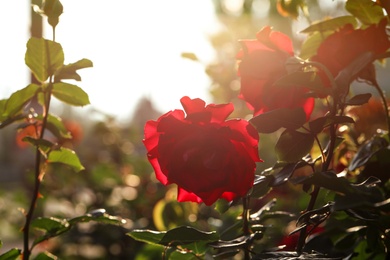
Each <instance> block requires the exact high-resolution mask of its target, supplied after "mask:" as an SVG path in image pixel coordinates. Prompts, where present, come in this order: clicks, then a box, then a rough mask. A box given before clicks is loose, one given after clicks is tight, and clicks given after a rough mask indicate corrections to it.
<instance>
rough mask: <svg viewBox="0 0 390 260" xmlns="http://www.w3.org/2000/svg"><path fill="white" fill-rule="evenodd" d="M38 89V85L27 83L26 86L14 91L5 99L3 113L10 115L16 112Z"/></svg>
mask: <svg viewBox="0 0 390 260" xmlns="http://www.w3.org/2000/svg"><path fill="white" fill-rule="evenodd" d="M39 89H40V87H39V86H38V85H36V84H29V85H28V86H27V87H25V88H23V89H20V90H18V91H16V92H14V93H13V94H12V95H11V96H10V97H9V99H8V100H6V103H5V106H4V112H3V115H6V116H8V117H11V116H13V115H15V114H16V113H18V112H19V111H20V110H21V109H22V108H23V107H24V106H25V105H26V103H27V102H29V101H30V100H31V99H32V98H33V97H34V96H35V95H36V93H37V92H38V91H39Z"/></svg>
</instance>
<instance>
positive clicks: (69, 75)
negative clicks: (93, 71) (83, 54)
mask: <svg viewBox="0 0 390 260" xmlns="http://www.w3.org/2000/svg"><path fill="white" fill-rule="evenodd" d="M92 66H93V64H92V61H90V60H88V59H81V60H79V61H77V62H75V63H70V64H68V65H64V66H63V67H61V69H60V70H58V71H57V73H56V75H55V80H54V82H59V81H61V80H63V79H74V80H77V81H81V77H80V75H79V74H78V73H77V72H76V71H77V70H79V69H84V68H90V67H92Z"/></svg>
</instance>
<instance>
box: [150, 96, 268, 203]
mask: <svg viewBox="0 0 390 260" xmlns="http://www.w3.org/2000/svg"><path fill="white" fill-rule="evenodd" d="M181 103H182V105H183V107H184V111H183V110H173V111H170V112H168V113H166V114H164V115H162V116H161V117H160V118H159V119H158V120H157V121H153V120H150V121H148V122H147V123H146V126H145V139H144V140H143V142H144V144H145V147H146V149H147V151H148V159H149V161H150V163H151V164H152V166H153V168H154V171H155V173H156V177H157V179H158V180H159V181H160V182H161V183H163V184H164V185H168V184H171V183H176V184H177V185H178V201H193V202H198V203H201V202H204V203H205V204H206V205H211V204H213V203H214V202H215V201H216V200H217V199H219V198H223V199H226V200H228V201H231V200H233V199H234V198H236V197H240V196H245V195H246V193H247V192H248V190H249V189H250V188H251V187H252V186H253V181H254V172H255V168H256V162H260V161H261V159H260V158H259V155H258V141H259V137H258V133H257V131H256V130H255V129H254V127H252V125H250V124H249V123H248V122H247V121H246V120H243V119H233V120H226V118H227V117H228V116H229V115H230V114H231V113H232V112H233V109H234V108H233V105H232V104H222V105H214V104H210V105H207V106H205V102H204V101H203V100H201V99H190V98H189V97H183V98H182V99H181ZM185 113H186V114H187V115H185Z"/></svg>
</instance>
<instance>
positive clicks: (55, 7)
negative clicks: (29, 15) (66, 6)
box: [43, 0, 63, 27]
mask: <svg viewBox="0 0 390 260" xmlns="http://www.w3.org/2000/svg"><path fill="white" fill-rule="evenodd" d="M43 3H44V5H43V13H44V14H45V15H46V16H47V21H48V23H49V24H50V25H51V26H53V27H56V26H57V24H58V22H59V17H60V15H61V14H62V12H63V6H62V4H61V2H60V1H59V0H45V1H44V2H43Z"/></svg>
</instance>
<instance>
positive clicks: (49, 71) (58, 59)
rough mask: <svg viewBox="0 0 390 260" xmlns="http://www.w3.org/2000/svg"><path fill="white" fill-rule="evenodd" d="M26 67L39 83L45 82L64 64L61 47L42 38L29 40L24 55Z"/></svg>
mask: <svg viewBox="0 0 390 260" xmlns="http://www.w3.org/2000/svg"><path fill="white" fill-rule="evenodd" d="M25 62H26V65H27V66H28V67H29V68H30V70H31V71H32V72H33V74H34V76H35V77H36V79H37V80H39V81H40V82H45V81H46V80H47V79H48V78H49V77H50V76H52V75H54V73H55V72H56V71H57V70H58V69H59V68H61V67H62V65H63V64H64V52H63V50H62V46H61V45H60V44H59V43H57V42H53V41H49V40H46V39H43V38H34V37H33V38H30V40H29V41H28V42H27V51H26V55H25Z"/></svg>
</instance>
